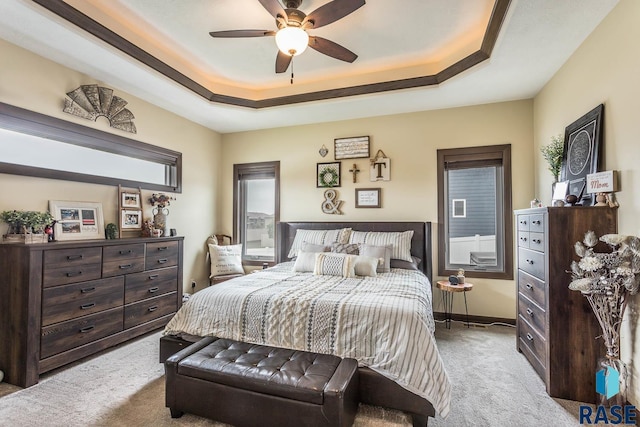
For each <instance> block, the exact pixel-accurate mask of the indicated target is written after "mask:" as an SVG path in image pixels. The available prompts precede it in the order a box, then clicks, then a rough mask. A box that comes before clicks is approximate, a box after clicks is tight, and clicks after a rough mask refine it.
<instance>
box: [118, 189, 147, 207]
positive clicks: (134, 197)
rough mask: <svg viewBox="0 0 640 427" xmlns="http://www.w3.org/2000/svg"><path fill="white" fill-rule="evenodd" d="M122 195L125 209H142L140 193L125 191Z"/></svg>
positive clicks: (121, 201)
mask: <svg viewBox="0 0 640 427" xmlns="http://www.w3.org/2000/svg"><path fill="white" fill-rule="evenodd" d="M120 194H121V195H120V197H121V200H120V203H121V204H122V207H123V208H139V209H140V208H142V204H141V202H140V193H138V192H135V193H133V192H128V191H123V192H122V193H120Z"/></svg>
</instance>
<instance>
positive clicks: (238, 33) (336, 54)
mask: <svg viewBox="0 0 640 427" xmlns="http://www.w3.org/2000/svg"><path fill="white" fill-rule="evenodd" d="M258 1H259V2H260V4H261V5H262V6H263V7H264V8H265V9H266V10H267V11H268V12H269V13H270V14H272V15H273V16H274V17H275V18H276V25H277V27H278V30H277V31H270V30H227V31H212V32H210V33H209V34H210V35H211V37H223V38H233V37H265V36H275V38H276V44H277V45H278V56H277V57H276V73H284V72H285V71H287V68H289V64H290V63H291V60H292V58H293V57H294V56H297V55H300V54H301V53H302V52H304V50H305V49H306V48H307V46H309V47H311V48H312V49H315V50H317V51H318V52H320V53H323V54H325V55H327V56H330V57H332V58H336V59H339V60H341V61H345V62H353V61H355V60H356V58H357V57H358V55H356V54H355V53H353V52H351V51H350V50H349V49H347V48H345V47H343V46H340V45H339V44H337V43H335V42H332V41H331V40H327V39H325V38H322V37H317V36H311V35H309V34H308V33H307V30H310V29H313V28H320V27H323V26H325V25H328V24H331V23H332V22H335V21H337V20H339V19H342V18H344V17H345V16H347V15H349V14H350V13H352V12H354V11H355V10H357V9H358V8H360V7H362V6H364V4H365V0H333V1H331V2H329V3H327V4H325V5H323V6H320V7H319V8H317V9H316V10H314V11H313V12H311V13H309V14H308V15H306V14H305V13H304V12H302V11H300V10H298V7H300V5H301V4H302V0H285V2H284V3H285V5H286V8H283V7H282V5H281V4H280V2H279V1H278V0H258ZM292 82H293V81H292Z"/></svg>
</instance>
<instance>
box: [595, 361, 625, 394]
mask: <svg viewBox="0 0 640 427" xmlns="http://www.w3.org/2000/svg"><path fill="white" fill-rule="evenodd" d="M596 391H597V392H598V393H600V394H601V395H603V396H606V398H607V399H611V398H612V397H613V396H615V395H616V394H618V393H620V374H619V373H618V371H616V370H615V369H613V368H612V367H611V366H607V370H606V372H605V370H604V369H601V370H599V371H598V372H596Z"/></svg>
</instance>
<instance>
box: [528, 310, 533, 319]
mask: <svg viewBox="0 0 640 427" xmlns="http://www.w3.org/2000/svg"><path fill="white" fill-rule="evenodd" d="M527 314H528V315H529V316H531V317H533V310H531V309H530V308H527Z"/></svg>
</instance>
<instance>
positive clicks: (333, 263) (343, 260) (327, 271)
mask: <svg viewBox="0 0 640 427" xmlns="http://www.w3.org/2000/svg"><path fill="white" fill-rule="evenodd" d="M315 256H316V265H315V268H314V269H313V274H315V275H327V276H342V277H355V275H356V274H355V270H354V264H355V262H354V261H355V258H356V256H355V255H345V254H335V253H331V252H320V253H317V254H315Z"/></svg>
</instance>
